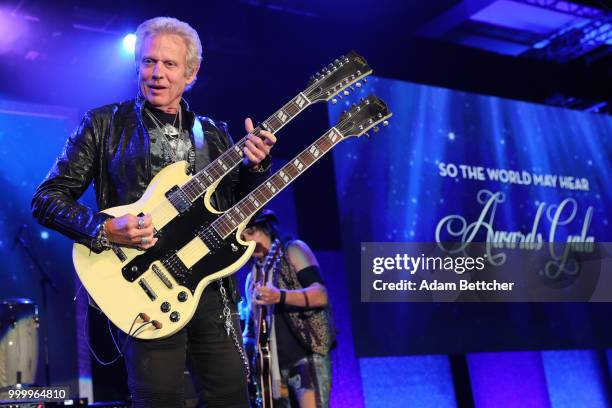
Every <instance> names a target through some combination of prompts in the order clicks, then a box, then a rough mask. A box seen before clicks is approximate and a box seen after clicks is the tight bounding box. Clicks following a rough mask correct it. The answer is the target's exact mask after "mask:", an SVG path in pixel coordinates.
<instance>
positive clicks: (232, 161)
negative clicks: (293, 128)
mask: <svg viewBox="0 0 612 408" xmlns="http://www.w3.org/2000/svg"><path fill="white" fill-rule="evenodd" d="M311 103H312V102H311V101H309V100H308V99H307V98H306V96H305V95H304V93H300V94H299V95H297V96H296V97H295V98H293V99H292V100H290V101H289V102H287V103H286V104H285V105H284V106H283V107H282V108H280V109H279V110H278V111H276V113H274V114H273V115H272V116H270V117H269V118H268V119H266V120H265V121H263V122H262V123H261V125H260V126H257V127H256V128H255V129H254V130H253V132H252V133H253V134H254V135H255V136H259V134H260V133H261V131H262V128H263V130H267V131H269V132H272V133H275V132H277V131H279V130H280V129H281V128H282V127H283V126H285V124H286V123H288V122H289V121H290V120H291V119H293V118H294V117H295V116H296V115H297V114H299V113H300V112H301V111H302V110H304V109H306V108H307V107H308V106H309V105H310V104H311ZM196 120H197V119H196ZM246 140H247V139H246V136H245V137H243V138H242V139H240V140H239V141H238V142H237V143H236V144H234V145H233V146H232V147H231V148H229V149H228V150H226V151H225V152H223V153H222V154H221V155H220V156H219V157H218V158H217V159H216V160H215V161H213V162H211V163H210V164H209V165H208V166H206V167H205V168H204V169H202V170H200V171H199V172H198V173H197V174H195V175H194V176H193V177H192V178H191V179H190V180H189V181H188V182H187V183H185V184H184V185H183V186H181V190H182V191H183V193H184V194H185V196H186V197H187V198H189V200H191V201H192V202H193V201H194V200H195V199H197V198H198V197H200V196H201V195H202V194H203V193H204V192H205V191H206V189H208V187H210V186H211V185H212V184H214V183H215V182H216V181H217V180H219V179H220V178H222V177H223V176H225V175H226V174H227V173H229V172H230V171H231V170H232V169H233V168H234V167H236V166H237V165H238V164H240V162H241V161H242V159H243V157H244V153H243V151H242V149H243V148H244V144H245V143H246Z"/></svg>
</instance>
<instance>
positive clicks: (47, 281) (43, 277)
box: [17, 224, 59, 387]
mask: <svg viewBox="0 0 612 408" xmlns="http://www.w3.org/2000/svg"><path fill="white" fill-rule="evenodd" d="M23 230H25V231H26V232H27V233H28V237H29V236H30V234H29V229H28V225H27V224H23V225H22V227H21V229H20V230H19V235H18V237H17V243H18V244H19V245H20V246H21V247H22V248H23V249H24V251H25V253H26V254H28V257H29V258H30V259H31V260H32V262H33V263H34V266H35V267H36V270H37V271H38V273H39V275H40V288H41V291H42V306H43V307H42V315H43V322H44V324H43V348H44V350H43V352H44V356H45V383H46V385H47V387H49V386H50V385H51V374H50V371H49V320H48V316H49V315H48V313H47V286H49V287H51V289H53V291H54V292H55V293H56V294H58V293H59V289H58V288H57V286H55V284H54V283H53V280H52V279H51V277H49V274H48V273H47V272H46V271H45V269H44V268H43V266H42V265H41V264H40V262H38V259H37V258H36V256H35V255H34V253H33V252H32V249H31V248H30V244H29V243H28V241H27V240H26V239H25V238H24V236H23V232H22V231H23Z"/></svg>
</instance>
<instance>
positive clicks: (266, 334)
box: [251, 239, 283, 408]
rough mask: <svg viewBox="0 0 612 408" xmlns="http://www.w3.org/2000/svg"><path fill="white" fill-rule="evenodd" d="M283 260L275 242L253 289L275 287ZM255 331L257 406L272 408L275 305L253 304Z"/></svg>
mask: <svg viewBox="0 0 612 408" xmlns="http://www.w3.org/2000/svg"><path fill="white" fill-rule="evenodd" d="M282 256H283V249H282V244H281V242H280V240H278V239H275V240H274V242H273V243H272V245H270V249H269V250H268V254H267V255H266V257H265V259H264V261H263V263H262V266H261V268H257V267H256V268H255V274H254V276H253V282H254V285H253V288H256V287H257V286H258V285H259V286H266V284H268V283H272V282H273V279H274V271H275V270H276V266H277V264H278V262H279V261H280V258H281V257H282ZM251 305H252V306H251V309H252V310H253V322H254V325H255V326H254V329H255V354H254V356H253V360H254V361H253V362H254V364H253V366H254V368H255V370H254V377H255V385H256V392H255V401H254V403H255V406H256V407H257V408H273V405H272V404H273V398H272V352H271V349H270V337H271V336H272V319H273V318H274V305H256V304H251Z"/></svg>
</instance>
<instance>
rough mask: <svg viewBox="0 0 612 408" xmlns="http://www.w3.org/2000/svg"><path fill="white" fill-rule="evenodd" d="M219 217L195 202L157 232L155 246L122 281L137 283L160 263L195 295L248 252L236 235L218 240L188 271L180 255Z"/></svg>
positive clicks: (137, 259)
mask: <svg viewBox="0 0 612 408" xmlns="http://www.w3.org/2000/svg"><path fill="white" fill-rule="evenodd" d="M218 217H219V214H215V213H212V212H210V211H208V209H206V207H205V206H204V205H203V199H198V200H196V201H195V202H194V203H192V205H191V206H190V207H189V208H188V209H187V210H186V211H184V212H183V213H182V214H179V215H178V216H176V217H174V218H173V219H172V220H171V221H170V222H169V223H168V224H166V225H165V226H164V227H163V229H161V230H160V231H158V233H157V237H158V241H157V243H156V244H155V246H153V247H152V248H149V249H148V250H147V251H146V252H143V253H142V254H140V255H138V256H136V257H135V258H133V259H132V260H131V261H130V262H128V263H127V264H126V265H125V266H124V267H123V268H122V269H121V272H122V274H123V277H124V278H125V279H126V280H127V281H129V282H134V281H135V280H137V279H138V278H139V277H140V276H141V275H143V274H144V273H145V272H147V270H148V269H149V268H150V267H151V265H152V264H153V263H154V262H156V261H160V262H161V263H162V265H164V266H165V268H166V270H167V271H168V272H169V273H170V274H171V275H172V277H173V278H174V279H175V280H176V281H177V282H178V283H179V284H180V285H183V286H185V287H186V288H188V289H189V290H191V292H192V293H195V289H196V287H197V286H198V284H199V283H200V281H201V280H202V279H204V278H205V277H206V276H208V275H210V274H213V273H215V272H218V271H220V270H222V269H224V268H226V267H227V266H228V265H231V264H233V263H234V262H236V261H237V260H238V259H239V258H240V257H241V256H242V255H243V254H244V253H245V251H246V250H247V248H248V246H246V245H243V244H241V243H240V242H238V240H237V239H236V237H235V234H232V235H230V236H229V237H227V238H226V239H222V238H221V237H218V236H217V240H216V241H215V242H214V245H213V244H212V243H209V244H208V245H207V248H208V250H209V252H208V253H207V254H206V256H203V258H201V259H200V260H199V261H197V262H196V263H195V264H194V265H192V266H191V267H189V268H188V267H186V266H185V265H184V264H183V262H182V261H181V259H180V257H179V256H178V254H177V253H178V251H179V250H181V249H182V248H183V247H185V246H186V245H187V244H188V243H189V242H191V241H192V240H193V239H194V238H195V237H197V236H198V233H200V232H201V231H202V230H203V229H204V228H209V226H210V224H211V223H212V222H213V221H215V220H216V219H217V218H218ZM211 229H212V228H211ZM202 255H204V254H202Z"/></svg>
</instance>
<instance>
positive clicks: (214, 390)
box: [121, 283, 249, 408]
mask: <svg viewBox="0 0 612 408" xmlns="http://www.w3.org/2000/svg"><path fill="white" fill-rule="evenodd" d="M230 303H231V301H230ZM222 308H223V306H222V302H221V297H220V295H219V288H218V286H217V284H216V283H211V284H210V285H209V286H208V287H207V288H206V290H205V291H204V293H203V295H202V299H201V300H200V303H199V305H198V309H197V311H196V313H195V315H194V316H193V319H192V320H191V321H190V322H189V323H188V324H187V326H186V327H185V328H183V329H182V330H181V331H180V332H178V333H176V334H174V335H172V336H170V337H167V338H164V339H160V340H137V339H131V340H130V341H129V342H128V345H127V348H126V351H125V353H124V354H125V365H126V367H127V373H128V386H129V388H130V392H131V394H132V401H133V406H134V407H135V408H140V407H146V408H157V407H159V408H174V407H177V408H178V407H183V405H184V401H183V399H184V395H183V394H184V390H183V372H184V370H185V363H186V362H187V365H188V367H189V371H190V372H191V374H192V377H193V381H194V386H195V389H196V391H197V393H198V396H199V398H200V406H202V407H206V408H212V407H224V408H225V407H231V408H233V407H236V408H238V407H240V408H242V407H248V406H249V403H248V396H247V383H246V377H245V373H244V368H243V364H242V360H241V358H240V355H239V354H238V351H237V350H236V347H235V345H234V342H233V340H232V337H231V336H228V335H227V333H226V332H225V329H224V325H223V319H222V318H221V312H222ZM231 308H232V317H233V322H234V327H235V328H236V333H237V335H238V340H239V341H240V342H241V344H242V338H241V337H242V336H241V335H240V318H239V316H238V315H237V313H236V306H235V305H234V304H233V303H231ZM121 337H122V338H125V335H124V334H122V336H121Z"/></svg>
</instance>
